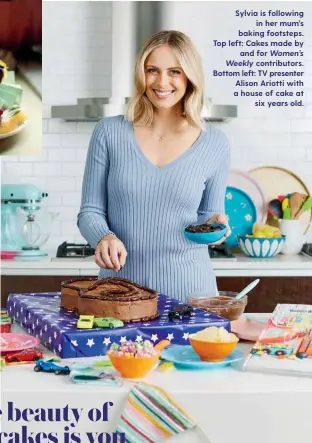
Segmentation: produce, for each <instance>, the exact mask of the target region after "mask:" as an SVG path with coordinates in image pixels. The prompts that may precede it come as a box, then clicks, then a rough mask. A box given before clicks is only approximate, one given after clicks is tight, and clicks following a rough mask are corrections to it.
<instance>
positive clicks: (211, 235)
mask: <svg viewBox="0 0 312 443" xmlns="http://www.w3.org/2000/svg"><path fill="white" fill-rule="evenodd" d="M194 226H198V225H194ZM211 226H218V227H220V228H221V231H215V232H187V231H186V228H184V235H185V237H186V238H187V239H188V240H191V241H192V242H194V243H198V244H201V245H209V244H211V243H214V242H216V241H219V240H221V238H223V237H224V236H225V233H226V226H225V225H221V224H219V223H211Z"/></svg>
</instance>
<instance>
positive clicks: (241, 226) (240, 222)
mask: <svg viewBox="0 0 312 443" xmlns="http://www.w3.org/2000/svg"><path fill="white" fill-rule="evenodd" d="M225 213H226V215H227V216H228V218H229V225H230V228H231V231H232V234H231V235H230V236H229V237H228V238H227V239H226V241H225V243H226V244H227V245H228V246H229V247H230V248H234V247H236V246H237V245H238V237H237V236H238V235H246V234H251V233H252V225H253V224H254V223H255V222H256V221H257V209H256V207H255V204H254V202H253V201H252V199H251V198H250V197H249V195H248V194H246V192H244V191H242V190H241V189H238V188H234V187H232V186H228V187H227V188H226V193H225Z"/></svg>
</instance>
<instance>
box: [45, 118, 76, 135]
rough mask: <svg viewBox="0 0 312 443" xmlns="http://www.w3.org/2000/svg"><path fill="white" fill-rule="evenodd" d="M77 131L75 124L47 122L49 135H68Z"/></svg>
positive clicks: (59, 121)
mask: <svg viewBox="0 0 312 443" xmlns="http://www.w3.org/2000/svg"><path fill="white" fill-rule="evenodd" d="M76 131H77V123H75V122H65V121H62V120H58V119H54V118H53V119H51V120H49V133H50V134H68V133H69V132H70V133H75V132H76Z"/></svg>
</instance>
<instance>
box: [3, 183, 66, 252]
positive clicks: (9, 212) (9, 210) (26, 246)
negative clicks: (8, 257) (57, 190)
mask: <svg viewBox="0 0 312 443" xmlns="http://www.w3.org/2000/svg"><path fill="white" fill-rule="evenodd" d="M47 196H48V194H47V193H45V192H42V191H41V190H40V189H39V188H37V187H36V186H34V185H31V184H3V185H1V251H10V252H17V253H18V256H17V257H16V259H32V258H34V259H35V258H40V257H44V256H46V255H47V253H46V252H43V251H41V249H40V248H41V246H42V245H43V244H44V243H46V241H47V240H48V238H49V235H50V229H51V223H52V221H53V220H54V219H55V217H57V215H58V213H53V212H45V211H43V210H42V202H43V200H44V199H45V198H46V197H47Z"/></svg>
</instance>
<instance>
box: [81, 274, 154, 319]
mask: <svg viewBox="0 0 312 443" xmlns="http://www.w3.org/2000/svg"><path fill="white" fill-rule="evenodd" d="M157 302H158V295H157V293H156V292H155V291H153V290H152V289H149V288H145V287H143V286H140V285H138V284H137V283H134V282H132V281H130V280H127V279H125V278H118V277H112V278H104V279H102V280H98V281H97V282H95V283H93V284H92V285H91V286H89V287H88V288H87V289H82V290H81V291H80V292H79V297H78V314H79V315H80V314H82V315H94V316H96V317H115V318H118V319H119V320H122V321H126V322H130V321H132V322H136V321H147V320H152V319H154V318H157V317H158V316H159V313H158V310H157Z"/></svg>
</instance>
